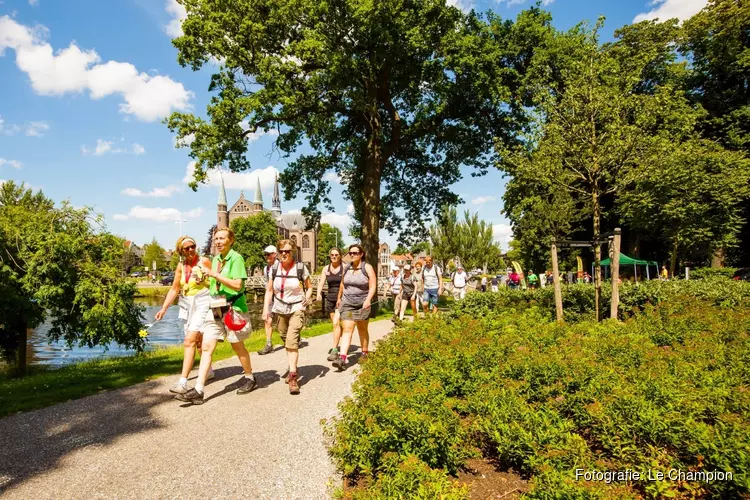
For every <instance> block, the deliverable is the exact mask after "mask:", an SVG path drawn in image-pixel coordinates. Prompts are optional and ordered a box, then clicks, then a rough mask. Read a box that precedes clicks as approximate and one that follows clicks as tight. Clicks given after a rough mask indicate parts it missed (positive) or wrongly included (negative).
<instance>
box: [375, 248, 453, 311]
mask: <svg viewBox="0 0 750 500" xmlns="http://www.w3.org/2000/svg"><path fill="white" fill-rule="evenodd" d="M391 272H392V276H391V277H390V278H389V279H388V284H389V288H390V294H391V299H392V302H393V318H394V320H398V321H403V320H404V314H405V313H406V308H407V307H409V306H411V312H412V314H413V315H414V317H415V318H416V317H418V316H419V310H420V308H421V309H422V310H423V311H425V312H429V311H432V312H433V313H435V312H437V310H438V298H439V297H440V296H441V295H442V294H443V288H444V284H443V275H442V272H441V271H440V268H439V267H438V266H437V265H436V264H435V263H434V262H433V260H432V257H429V256H428V257H426V258H425V262H424V265H422V262H417V263H416V264H414V272H412V268H411V265H410V264H406V265H405V266H404V267H403V272H404V274H403V275H401V270H400V269H399V268H398V267H394V268H393V269H392V271H391ZM464 286H465V284H464Z"/></svg>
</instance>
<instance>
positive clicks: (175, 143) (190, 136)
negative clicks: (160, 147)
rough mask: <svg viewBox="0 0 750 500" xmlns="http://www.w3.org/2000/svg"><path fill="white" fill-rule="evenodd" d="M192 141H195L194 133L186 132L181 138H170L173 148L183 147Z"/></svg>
mask: <svg viewBox="0 0 750 500" xmlns="http://www.w3.org/2000/svg"><path fill="white" fill-rule="evenodd" d="M194 141H195V134H188V135H186V136H185V137H183V138H182V139H178V138H177V137H175V138H174V139H172V145H173V146H174V147H175V148H184V147H187V146H190V145H191V144H192V143H193V142H194Z"/></svg>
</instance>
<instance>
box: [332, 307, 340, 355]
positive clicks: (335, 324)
mask: <svg viewBox="0 0 750 500" xmlns="http://www.w3.org/2000/svg"><path fill="white" fill-rule="evenodd" d="M335 316H336V314H334V313H331V323H333V347H338V346H339V342H341V321H336V320H334V317H335Z"/></svg>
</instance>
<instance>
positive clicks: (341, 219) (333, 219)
mask: <svg viewBox="0 0 750 500" xmlns="http://www.w3.org/2000/svg"><path fill="white" fill-rule="evenodd" d="M320 222H325V223H326V224H330V225H332V226H334V227H337V228H339V229H341V232H342V233H344V234H348V233H349V224H351V223H352V218H351V217H350V216H349V215H348V214H335V213H330V214H324V215H322V216H321V217H320Z"/></svg>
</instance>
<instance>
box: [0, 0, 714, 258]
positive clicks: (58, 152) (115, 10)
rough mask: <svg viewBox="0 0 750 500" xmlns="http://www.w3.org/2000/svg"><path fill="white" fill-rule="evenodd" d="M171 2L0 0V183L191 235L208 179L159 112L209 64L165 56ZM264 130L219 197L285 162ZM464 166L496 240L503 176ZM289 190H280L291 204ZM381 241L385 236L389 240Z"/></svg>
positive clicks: (198, 229)
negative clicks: (201, 181)
mask: <svg viewBox="0 0 750 500" xmlns="http://www.w3.org/2000/svg"><path fill="white" fill-rule="evenodd" d="M448 3H451V4H454V5H457V6H458V7H460V8H463V9H467V8H472V7H473V8H475V9H477V10H480V11H485V10H488V9H491V10H494V11H496V12H497V13H498V14H500V15H501V16H503V17H505V18H514V17H515V16H516V15H517V14H518V12H519V11H520V10H521V9H523V8H526V7H528V6H529V2H528V1H524V0H504V1H502V2H497V1H495V0H474V1H471V0H448ZM544 4H545V8H546V9H549V10H550V11H551V12H552V15H553V19H554V23H555V25H556V26H557V27H558V28H559V29H568V28H570V27H572V26H574V25H575V24H576V23H578V22H580V21H582V20H586V19H588V20H592V21H593V20H596V18H597V17H598V16H599V15H604V16H606V18H607V22H606V25H605V30H604V35H605V36H611V33H612V32H613V31H614V30H615V29H616V28H618V27H620V26H622V25H624V24H628V23H630V22H633V20H634V19H635V18H636V17H638V19H639V20H640V19H641V18H652V17H658V18H661V19H666V18H670V17H680V18H683V19H684V18H686V17H689V16H690V15H692V14H693V13H695V12H697V11H698V10H699V9H700V8H701V7H702V6H703V5H705V0H657V1H656V2H649V0H645V1H644V0H621V1H617V2H614V1H606V2H602V1H600V0H599V1H595V0H553V1H550V0H544ZM183 15H184V10H182V8H181V6H179V5H178V4H177V3H176V1H175V0H107V1H102V0H65V1H62V0H0V82H2V92H0V181H3V180H14V181H17V182H22V181H23V182H26V183H27V184H28V185H30V186H32V187H33V188H39V189H42V190H43V191H44V193H45V194H46V195H47V196H49V197H51V198H52V199H54V200H55V201H58V202H59V201H62V200H66V199H67V200H70V202H71V203H72V204H73V205H74V206H84V205H86V206H93V207H94V208H95V209H96V211H98V212H100V213H103V214H104V215H105V217H106V221H107V227H108V229H109V230H110V231H112V232H114V233H116V234H120V235H122V236H124V237H126V238H128V239H132V240H134V241H135V242H136V243H138V244H143V243H145V242H147V241H150V240H151V238H152V237H156V238H157V239H158V241H159V242H160V243H161V244H162V245H164V246H167V247H169V246H171V245H172V244H173V242H174V241H175V240H176V239H177V236H178V235H179V231H180V225H179V224H177V223H176V221H177V220H179V219H182V220H184V221H185V222H184V223H183V224H182V232H183V233H188V234H191V235H194V236H195V237H196V238H197V239H199V240H201V241H203V240H204V238H205V235H206V232H207V230H208V228H209V227H210V226H211V225H212V224H213V223H214V222H215V220H216V199H217V188H216V185H215V184H216V183H218V177H217V176H212V178H211V179H212V184H213V185H208V186H201V188H200V189H199V191H198V192H197V193H194V192H193V191H192V190H190V189H189V188H188V187H187V186H186V180H187V179H186V177H187V176H188V174H189V169H190V166H189V162H190V159H189V157H188V155H187V151H186V150H185V149H177V148H175V147H174V146H175V145H174V138H173V137H172V135H171V134H170V132H169V130H167V128H166V126H164V125H163V124H162V123H161V119H162V118H163V117H164V116H166V115H168V114H169V113H170V112H172V111H175V110H183V111H185V110H190V111H193V112H195V113H198V114H203V113H204V112H205V109H206V104H207V103H208V100H209V99H210V94H209V93H208V92H207V90H206V89H207V88H208V83H209V77H210V73H211V71H210V69H211V68H207V69H204V70H202V71H200V72H193V71H191V70H190V69H187V68H181V67H180V66H179V65H178V64H177V62H176V61H177V51H176V50H175V49H174V47H172V45H171V37H172V36H175V35H177V34H179V32H180V18H181V16H183ZM273 140H274V137H273V136H269V135H261V136H258V137H254V138H253V140H252V142H251V147H250V153H249V155H250V160H251V163H252V165H253V171H252V172H248V173H243V174H229V175H226V176H225V182H226V184H227V195H228V198H229V203H230V204H231V203H233V202H234V201H235V200H236V199H237V198H238V197H239V194H240V190H241V189H244V192H245V195H246V196H247V197H252V196H253V193H254V191H255V185H256V182H257V180H258V179H260V181H261V186H262V191H263V197H264V201H265V202H266V206H267V207H270V200H271V190H272V186H273V178H274V176H275V174H276V172H277V171H281V170H283V169H284V167H285V165H286V161H285V160H282V159H281V158H279V157H278V156H269V154H270V150H271V145H272V141H273ZM469 173H470V172H468V171H467V172H465V175H464V179H463V180H461V181H460V182H458V183H457V184H456V185H455V188H454V190H455V192H456V193H458V194H459V195H460V196H461V197H462V198H463V199H464V201H465V204H464V205H463V206H461V207H459V208H460V210H464V209H469V210H471V211H478V212H479V214H480V216H481V217H482V218H483V219H485V220H487V221H489V222H491V223H492V224H493V226H494V228H495V236H496V239H497V240H498V241H500V242H501V244H502V246H503V247H504V248H507V241H508V238H509V237H510V228H509V226H508V221H507V220H506V219H504V218H503V217H502V215H501V214H500V210H501V209H502V201H501V198H502V194H503V186H504V182H503V179H502V176H501V175H500V173H499V172H497V171H491V172H490V173H489V174H488V175H487V176H484V177H480V178H474V177H471V176H470V175H469ZM332 192H333V200H334V205H335V208H336V212H335V213H331V214H328V213H326V214H324V216H323V220H324V221H327V222H330V223H333V224H335V225H337V226H339V227H341V228H342V229H343V230H344V232H345V234H346V230H345V228H346V226H347V224H348V220H349V215H348V214H347V208H348V206H347V202H346V200H345V199H344V198H343V197H342V196H341V187H340V186H339V185H337V184H335V183H334V184H333V185H332ZM302 205H303V200H301V199H300V200H288V201H287V200H284V201H282V210H283V211H284V212H288V211H291V210H299V209H300V208H301V207H302ZM382 239H384V240H385V241H388V242H389V243H391V244H394V243H395V241H396V237H395V236H391V235H388V234H383V235H382Z"/></svg>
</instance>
